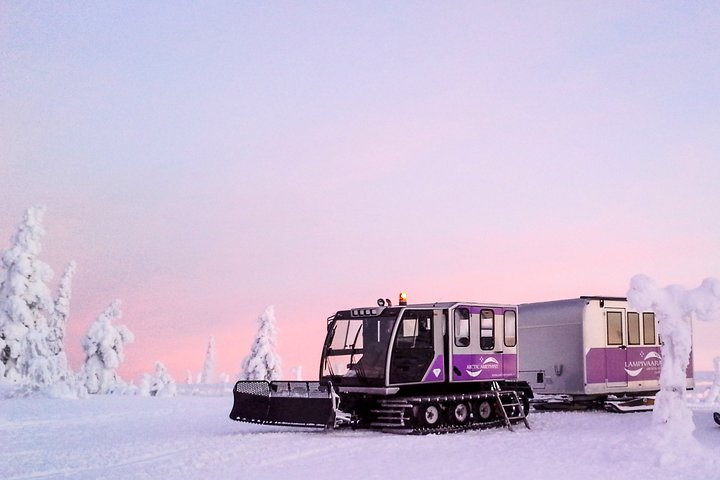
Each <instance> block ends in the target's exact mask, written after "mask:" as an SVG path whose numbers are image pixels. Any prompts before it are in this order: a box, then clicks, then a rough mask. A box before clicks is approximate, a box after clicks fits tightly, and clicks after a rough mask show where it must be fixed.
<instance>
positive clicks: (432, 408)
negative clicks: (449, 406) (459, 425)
mask: <svg viewBox="0 0 720 480" xmlns="http://www.w3.org/2000/svg"><path fill="white" fill-rule="evenodd" d="M417 420H418V423H419V424H420V426H422V427H429V428H434V427H437V426H439V425H440V424H442V409H441V408H440V405H438V404H437V403H428V404H427V405H421V406H420V407H419V408H418V416H417Z"/></svg>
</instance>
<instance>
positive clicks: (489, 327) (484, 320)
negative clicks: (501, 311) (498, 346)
mask: <svg viewBox="0 0 720 480" xmlns="http://www.w3.org/2000/svg"><path fill="white" fill-rule="evenodd" d="M480 348H481V349H483V350H494V349H495V312H493V311H492V310H480Z"/></svg>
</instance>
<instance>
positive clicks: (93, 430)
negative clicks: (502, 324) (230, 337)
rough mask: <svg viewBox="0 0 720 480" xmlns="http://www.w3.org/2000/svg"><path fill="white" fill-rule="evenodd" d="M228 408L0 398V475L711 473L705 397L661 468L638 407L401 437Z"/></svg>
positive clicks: (176, 401)
mask: <svg viewBox="0 0 720 480" xmlns="http://www.w3.org/2000/svg"><path fill="white" fill-rule="evenodd" d="M231 406H232V397H231V396H222V397H186V396H179V397H174V398H158V397H138V396H110V395H95V396H90V397H88V398H86V399H83V400H58V399H45V398H25V399H7V400H0V431H1V432H3V433H2V437H3V444H4V448H3V449H2V453H0V478H2V479H4V480H18V479H31V478H33V479H36V478H73V479H75V478H77V479H91V478H107V479H113V478H124V479H126V478H155V479H157V478H170V479H172V478H182V479H207V478H229V479H233V478H237V479H241V478H243V479H244V478H252V479H283V480H285V479H296V478H297V479H313V478H333V479H337V478H342V479H343V480H353V479H385V478H391V479H393V480H398V479H424V478H434V477H435V478H453V479H479V478H488V477H496V478H507V479H510V478H533V479H565V478H567V479H577V478H582V479H600V478H603V479H607V478H613V479H614V480H622V479H637V478H640V477H643V478H655V479H661V480H662V479H678V478H682V479H690V478H692V479H708V480H713V479H718V478H720V463H719V461H718V459H719V458H720V427H718V426H717V425H715V423H714V422H713V420H712V415H711V413H710V409H711V407H710V406H708V405H705V406H701V405H697V406H696V407H695V408H694V412H693V421H694V423H695V426H696V428H695V431H694V432H693V436H694V438H695V439H696V440H697V443H698V445H696V446H693V445H678V452H682V456H679V457H677V458H675V459H674V461H673V462H671V463H664V464H663V463H662V462H661V461H660V456H659V454H658V452H657V451H656V450H655V442H656V440H655V437H654V436H653V435H654V430H653V429H654V428H656V427H654V426H653V424H652V421H651V413H649V412H646V413H635V414H624V415H622V414H612V413H606V412H542V413H541V412H532V413H531V415H530V417H529V420H530V424H531V426H532V430H527V429H525V428H524V427H520V426H518V427H517V428H516V429H515V430H516V431H515V432H510V431H508V430H505V429H491V430H485V431H474V432H466V433H460V434H449V435H430V436H408V435H397V434H389V433H381V432H373V431H352V430H335V431H322V430H303V429H293V428H288V427H272V426H265V425H249V424H243V423H238V422H234V421H232V420H230V419H229V418H228V413H229V411H230V408H231ZM716 407H717V405H716Z"/></svg>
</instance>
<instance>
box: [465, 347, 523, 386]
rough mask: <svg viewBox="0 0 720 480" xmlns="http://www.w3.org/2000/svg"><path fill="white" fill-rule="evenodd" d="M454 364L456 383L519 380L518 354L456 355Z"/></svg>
mask: <svg viewBox="0 0 720 480" xmlns="http://www.w3.org/2000/svg"><path fill="white" fill-rule="evenodd" d="M452 364H453V380H454V381H471V380H475V381H477V380H504V379H505V380H514V379H516V378H517V355H516V354H509V353H479V354H454V355H453V357H452ZM458 372H459V374H458Z"/></svg>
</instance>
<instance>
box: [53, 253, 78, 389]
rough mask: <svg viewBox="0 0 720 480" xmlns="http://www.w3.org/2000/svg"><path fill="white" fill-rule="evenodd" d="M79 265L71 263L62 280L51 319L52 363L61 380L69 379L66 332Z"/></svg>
mask: <svg viewBox="0 0 720 480" xmlns="http://www.w3.org/2000/svg"><path fill="white" fill-rule="evenodd" d="M76 268H77V264H76V263H75V262H70V263H69V264H68V266H67V267H66V268H65V272H63V276H62V277H61V278H60V287H59V291H58V296H57V298H55V304H54V310H53V313H52V315H50V318H49V322H48V323H49V325H48V326H49V332H48V338H47V342H48V347H49V348H50V353H51V354H52V356H51V358H50V361H51V362H53V363H54V364H55V367H54V370H56V371H58V372H59V374H60V376H61V378H69V377H70V376H71V375H70V370H69V368H68V362H67V356H66V354H65V331H66V329H67V319H68V316H69V315H70V297H71V294H72V278H73V275H74V274H75V269H76Z"/></svg>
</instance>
